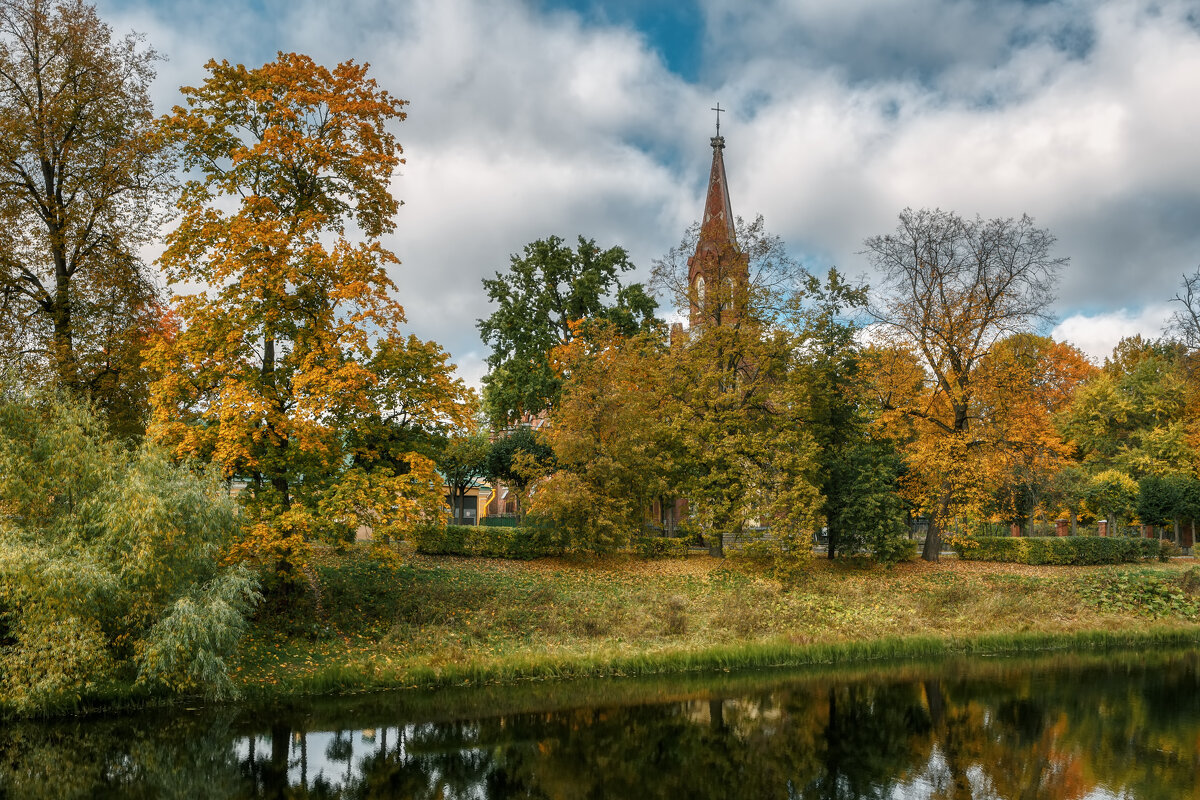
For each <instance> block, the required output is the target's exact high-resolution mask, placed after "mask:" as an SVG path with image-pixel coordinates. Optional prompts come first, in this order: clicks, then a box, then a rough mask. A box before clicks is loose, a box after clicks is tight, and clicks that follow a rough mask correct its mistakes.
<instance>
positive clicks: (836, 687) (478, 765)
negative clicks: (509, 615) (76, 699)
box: [0, 652, 1200, 800]
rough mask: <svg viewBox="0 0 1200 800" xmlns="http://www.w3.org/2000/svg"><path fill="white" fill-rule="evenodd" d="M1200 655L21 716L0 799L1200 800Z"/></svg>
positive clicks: (7, 738) (3, 755) (1, 754)
mask: <svg viewBox="0 0 1200 800" xmlns="http://www.w3.org/2000/svg"><path fill="white" fill-rule="evenodd" d="M1197 661H1198V659H1197V654H1196V653H1195V652H1186V653H1169V654H1154V655H1151V656H1144V655H1134V654H1123V655H1112V654H1109V655H1104V656H1090V657H1079V656H1070V657H1066V656H1063V657H1057V658H1054V659H1049V660H1047V659H1041V660H1021V661H1012V660H977V661H969V662H968V661H954V662H946V663H941V664H937V665H907V666H903V667H892V668H889V669H878V670H873V671H869V672H868V671H857V672H854V673H848V672H846V671H844V670H840V671H836V672H832V671H831V672H827V673H824V674H812V673H809V674H806V675H792V676H787V677H783V676H779V675H773V676H772V675H763V674H761V673H760V674H755V675H734V676H727V677H722V678H721V679H720V680H714V679H711V678H705V679H699V678H689V679H687V680H683V681H680V680H676V681H672V682H659V683H647V682H630V681H623V682H608V683H595V684H573V685H568V686H549V685H546V686H535V687H524V688H521V689H517V690H514V689H511V688H509V689H504V690H492V691H473V692H466V691H463V692H442V693H439V694H436V695H424V696H415V695H412V694H408V693H405V694H395V695H375V696H369V697H368V696H363V697H356V698H347V699H342V700H338V701H336V702H322V703H316V704H312V705H305V706H297V707H294V708H289V709H282V710H279V709H276V710H273V711H271V712H269V713H264V712H251V711H247V710H244V709H243V710H240V711H235V710H223V711H215V712H206V713H179V714H175V715H172V716H156V715H145V716H137V717H128V718H121V719H115V720H111V719H110V720H94V721H82V722H75V723H71V724H65V723H56V724H44V725H36V724H22V725H13V726H8V727H6V728H4V729H3V730H2V731H0V796H6V797H56V798H58V797H96V796H114V797H117V796H119V797H147V798H148V797H188V798H192V797H238V798H268V797H269V798H327V797H339V798H376V797H379V798H382V797H401V798H430V800H433V798H442V799H448V798H508V797H523V798H681V797H689V798H726V797H746V798H806V799H808V798H813V799H818V798H819V799H822V800H824V799H826V798H828V799H830V800H832V799H834V798H837V799H838V800H841V799H843V798H845V799H847V800H849V799H851V798H853V799H855V800H859V799H865V798H946V799H947V800H949V799H951V798H953V799H954V800H960V799H965V798H972V799H973V800H982V799H983V798H1053V799H1054V800H1077V799H1080V798H1088V799H1089V800H1091V799H1093V798H1138V799H1139V800H1152V799H1154V798H1187V797H1200V778H1198V777H1197V776H1198V775H1200V692H1198V691H1197V689H1198V688H1200V685H1198V671H1197Z"/></svg>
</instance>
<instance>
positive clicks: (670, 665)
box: [235, 548, 1200, 698]
mask: <svg viewBox="0 0 1200 800" xmlns="http://www.w3.org/2000/svg"><path fill="white" fill-rule="evenodd" d="M1189 566H1190V562H1189V563H1188V564H1187V565H1185V564H1182V563H1171V564H1163V565H1152V566H1141V565H1139V566H1105V567H1030V566H1020V565H1011V564H995V563H979V562H959V561H956V560H947V561H944V562H942V563H940V564H926V563H924V562H918V563H912V564H901V565H898V566H897V567H895V568H893V569H890V570H888V569H884V568H881V567H876V566H871V565H862V564H853V563H849V564H847V563H834V564H830V563H828V562H826V561H823V560H821V561H815V562H813V565H812V568H811V570H810V571H809V574H808V575H807V577H806V578H805V579H804V580H803V581H802V582H800V583H799V584H798V585H796V586H790V587H784V586H781V585H780V584H779V583H777V582H775V581H773V580H770V579H768V578H766V577H765V576H763V575H762V574H760V573H758V572H756V571H755V570H754V569H753V568H752V567H750V566H748V565H745V564H739V563H737V562H734V561H721V560H717V559H712V558H709V557H707V556H690V557H687V558H677V559H662V560H655V561H644V560H640V559H637V558H633V557H628V556H614V557H608V558H593V559H587V560H563V559H542V560H538V561H533V562H512V561H500V560H491V559H459V558H453V557H420V556H411V555H410V556H406V557H404V558H400V557H399V556H397V555H396V554H394V553H391V552H384V553H376V552H373V551H371V550H370V549H368V548H359V549H355V550H352V551H350V552H348V553H345V554H341V555H338V554H333V553H327V554H325V555H323V556H322V557H321V560H320V563H319V564H318V567H317V574H318V576H319V580H320V582H321V598H322V608H321V610H320V611H318V609H317V608H316V605H315V603H314V602H313V595H311V594H308V593H301V594H297V595H294V596H291V597H288V598H273V599H272V602H269V603H268V604H267V605H266V606H265V607H264V609H263V610H262V611H261V612H260V614H259V617H258V619H257V620H256V622H255V626H254V629H253V632H252V634H251V636H250V637H249V638H248V639H247V640H246V642H245V644H244V646H243V648H242V651H241V656H240V659H239V661H238V663H237V664H236V665H235V670H236V675H237V677H238V681H239V683H240V684H241V686H242V687H244V689H245V690H246V692H247V694H249V695H250V696H252V697H260V698H270V697H279V696H286V695H294V694H323V693H332V692H349V691H362V690H370V689H379V688H398V687H446V686H462V685H492V684H508V683H515V682H522V681H532V680H546V679H566V678H583V677H603V676H616V675H647V674H663V673H669V672H672V673H686V672H696V671H706V670H707V671H710V670H732V669H741V668H754V667H780V666H802V665H808V664H821V663H844V662H855V661H864V660H877V659H912V658H924V657H937V656H944V655H948V654H953V653H977V652H986V653H999V652H1027V651H1034V650H1046V649H1065V648H1076V649H1079V648H1083V649H1088V648H1112V647H1147V646H1160V645H1161V646H1168V645H1170V646H1178V645H1192V644H1195V643H1197V642H1200V625H1198V624H1197V623H1198V622H1200V611H1198V609H1200V604H1198V603H1197V593H1198V590H1200V580H1197V579H1196V575H1197V571H1195V570H1191V571H1189Z"/></svg>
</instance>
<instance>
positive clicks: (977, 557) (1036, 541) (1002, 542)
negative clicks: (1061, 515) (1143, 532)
mask: <svg viewBox="0 0 1200 800" xmlns="http://www.w3.org/2000/svg"><path fill="white" fill-rule="evenodd" d="M1166 544H1167V543H1166V542H1165V540H1159V539H1135V538H1124V537H1108V536H1045V537H1034V536H1028V537H1021V536H1013V537H1008V536H985V537H980V538H978V539H974V540H966V541H961V542H959V543H958V544H956V545H955V546H954V548H955V550H956V551H958V555H959V558H962V559H964V560H967V561H1003V562H1008V563H1013V564H1035V565H1036V564H1072V565H1080V566H1081V565H1088V564H1122V563H1130V562H1139V561H1149V560H1151V559H1159V560H1161V561H1165V560H1166V559H1167V558H1168V557H1169V550H1168V548H1167V547H1166Z"/></svg>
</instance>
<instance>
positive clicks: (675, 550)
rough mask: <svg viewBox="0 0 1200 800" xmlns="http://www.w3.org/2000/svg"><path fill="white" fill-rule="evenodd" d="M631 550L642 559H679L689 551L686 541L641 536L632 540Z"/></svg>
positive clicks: (665, 537) (666, 537)
mask: <svg viewBox="0 0 1200 800" xmlns="http://www.w3.org/2000/svg"><path fill="white" fill-rule="evenodd" d="M633 548H634V550H635V551H636V552H637V554H638V555H639V556H641V557H642V558H679V557H681V556H686V555H687V554H688V549H689V547H688V540H687V539H673V538H671V537H669V536H642V537H639V538H637V539H635V540H634V542H633Z"/></svg>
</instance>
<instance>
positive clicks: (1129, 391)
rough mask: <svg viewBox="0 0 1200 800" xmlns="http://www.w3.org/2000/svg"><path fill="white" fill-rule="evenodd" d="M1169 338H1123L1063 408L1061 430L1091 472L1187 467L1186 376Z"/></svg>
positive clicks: (1154, 471)
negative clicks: (1101, 367)
mask: <svg viewBox="0 0 1200 800" xmlns="http://www.w3.org/2000/svg"><path fill="white" fill-rule="evenodd" d="M1182 367H1183V363H1182V358H1181V353H1180V352H1179V350H1178V348H1177V347H1176V346H1175V345H1173V344H1171V343H1169V342H1148V341H1146V340H1144V339H1142V338H1141V337H1140V336H1135V337H1129V338H1126V339H1122V340H1121V342H1120V343H1119V344H1118V345H1117V347H1116V348H1115V349H1114V351H1113V355H1112V357H1110V358H1109V359H1107V360H1106V362H1105V365H1104V369H1103V370H1101V371H1100V372H1099V373H1098V374H1097V375H1095V376H1094V377H1093V378H1091V379H1090V380H1088V381H1087V382H1086V383H1084V384H1083V385H1082V386H1081V387H1080V388H1079V390H1078V391H1077V392H1076V393H1075V396H1074V398H1073V399H1072V401H1071V404H1070V406H1069V407H1068V408H1067V409H1066V410H1065V411H1064V412H1063V413H1062V414H1061V415H1060V417H1059V426H1060V428H1061V430H1062V432H1063V434H1064V435H1065V436H1066V437H1067V438H1068V439H1069V440H1070V441H1071V443H1072V444H1073V445H1074V446H1075V447H1076V448H1077V449H1078V451H1079V456H1080V459H1081V461H1082V463H1083V464H1084V466H1085V467H1087V468H1088V469H1089V470H1090V471H1091V472H1092V473H1093V474H1095V473H1097V472H1101V471H1104V470H1107V469H1116V470H1120V471H1123V472H1126V473H1128V474H1129V475H1131V476H1133V477H1135V478H1139V477H1142V476H1144V475H1167V474H1171V473H1173V472H1179V471H1185V470H1187V469H1189V466H1190V464H1191V463H1192V462H1193V455H1192V453H1191V448H1190V447H1189V444H1188V440H1187V420H1186V409H1187V401H1188V396H1189V390H1190V387H1189V383H1188V380H1187V378H1186V375H1185V373H1184V371H1183V368H1182Z"/></svg>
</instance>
